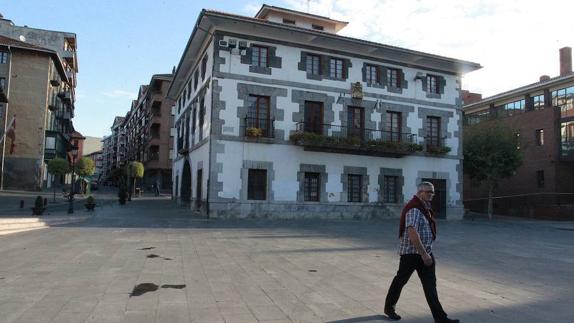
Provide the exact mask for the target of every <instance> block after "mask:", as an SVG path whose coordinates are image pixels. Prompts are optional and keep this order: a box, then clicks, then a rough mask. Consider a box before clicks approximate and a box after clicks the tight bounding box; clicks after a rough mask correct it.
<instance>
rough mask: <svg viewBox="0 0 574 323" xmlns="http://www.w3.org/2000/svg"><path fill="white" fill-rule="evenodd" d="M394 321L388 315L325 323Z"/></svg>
mask: <svg viewBox="0 0 574 323" xmlns="http://www.w3.org/2000/svg"><path fill="white" fill-rule="evenodd" d="M389 321H392V320H391V319H389V318H388V317H387V316H386V315H370V316H361V317H354V318H352V319H344V320H338V321H329V322H325V323H378V322H389Z"/></svg>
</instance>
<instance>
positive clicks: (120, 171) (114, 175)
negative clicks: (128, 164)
mask: <svg viewBox="0 0 574 323" xmlns="http://www.w3.org/2000/svg"><path fill="white" fill-rule="evenodd" d="M127 174H128V173H127V171H126V168H125V167H121V168H114V169H112V171H111V172H110V174H109V175H108V179H109V180H112V181H114V182H117V181H119V180H120V179H122V178H125V177H126V176H127Z"/></svg>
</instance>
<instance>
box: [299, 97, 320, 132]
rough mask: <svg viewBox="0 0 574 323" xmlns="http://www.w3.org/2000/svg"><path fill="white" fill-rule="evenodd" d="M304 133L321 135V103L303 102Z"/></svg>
mask: <svg viewBox="0 0 574 323" xmlns="http://www.w3.org/2000/svg"><path fill="white" fill-rule="evenodd" d="M304 131H305V132H313V133H316V134H320V135H321V134H323V103H322V102H312V101H305V121H304Z"/></svg>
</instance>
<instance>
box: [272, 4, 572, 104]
mask: <svg viewBox="0 0 574 323" xmlns="http://www.w3.org/2000/svg"><path fill="white" fill-rule="evenodd" d="M282 2H283V4H284V5H285V6H286V7H288V8H292V9H295V10H301V11H307V6H308V5H309V12H310V13H314V14H319V15H327V16H330V17H331V18H334V19H339V20H344V21H348V22H349V25H348V26H347V27H346V28H345V29H343V30H342V31H341V34H342V35H345V36H350V37H356V38H361V39H366V40H370V41H375V42H379V43H383V44H387V45H393V46H399V47H403V48H408V49H413V50H418V51H423V52H427V53H432V54H436V55H443V56H447V57H452V58H457V59H462V60H468V61H473V62H476V63H480V64H481V65H482V66H483V67H484V68H483V69H481V70H478V71H475V72H472V73H470V74H468V75H467V76H465V77H464V79H463V88H467V89H470V90H471V91H478V92H482V93H483V94H484V95H486V96H489V95H493V94H496V93H499V92H502V91H506V90H509V89H512V88H516V87H519V86H522V85H526V84H530V83H534V82H536V81H538V78H539V76H540V75H543V74H547V75H550V76H556V75H558V73H559V68H558V49H559V48H561V47H564V46H570V47H573V46H574V34H572V31H573V30H574V19H572V18H571V15H572V12H574V2H573V3H571V2H564V1H561V0H546V1H533V0H528V1H518V0H507V1H498V0H465V1H460V0H441V1H434V0H385V1H380V0H364V1H361V2H360V3H358V2H355V1H348V0H316V1H311V2H310V3H309V4H308V3H307V1H305V0H283V1H282Z"/></svg>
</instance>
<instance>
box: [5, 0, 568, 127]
mask: <svg viewBox="0 0 574 323" xmlns="http://www.w3.org/2000/svg"><path fill="white" fill-rule="evenodd" d="M263 3H266V4H269V5H275V6H281V7H285V8H289V9H294V10H301V11H309V12H310V13H314V14H319V15H324V16H330V17H331V18H333V19H339V20H344V21H348V22H349V25H348V26H347V27H346V28H345V29H343V30H342V31H341V32H340V34H342V35H344V36H350V37H355V38H361V39H366V40H370V41H374V42H379V43H383V44H387V45H393V46H398V47H403V48H407V49H412V50H417V51H423V52H427V53H432V54H436V55H443V56H447V57H451V58H457V59H462V60H467V61H472V62H476V63H479V64H481V65H482V66H483V68H482V69H480V70H478V71H474V72H472V73H469V74H467V75H466V76H464V78H463V89H467V90H470V91H472V92H478V93H482V94H483V97H488V96H491V95H494V94H497V93H500V92H504V91H507V90H511V89H513V88H516V87H519V86H523V85H527V84H531V83H534V82H537V81H538V79H539V77H540V76H541V75H549V76H551V77H553V76H557V75H558V74H559V64H558V62H559V61H558V50H559V48H561V47H565V46H569V47H574V19H573V18H572V13H574V1H572V2H570V1H564V0H545V1H537V0H534V1H532V0H523V1H518V0H505V1H501V0H361V1H357V0H310V1H306V0H277V1H274V0H269V1H264V2H262V1H252V0H245V1H231V0H218V1H204V0H121V1H118V0H97V1H93V0H74V1H67V2H66V3H65V4H62V3H59V2H55V1H46V0H0V13H2V15H4V18H6V19H10V20H12V21H13V22H14V23H15V24H16V25H19V26H22V25H27V26H29V27H34V28H41V29H49V30H59V31H67V32H74V33H76V35H77V44H78V49H77V50H78V62H79V73H78V86H77V89H76V96H77V99H76V113H75V118H74V127H75V128H76V130H78V131H80V132H81V133H82V134H83V135H84V136H95V137H102V136H105V135H108V134H109V133H110V126H111V125H112V122H113V120H114V117H115V116H123V115H125V114H126V112H127V111H128V110H129V109H130V106H131V100H133V99H135V98H136V96H137V92H138V89H139V86H140V85H142V84H148V83H149V81H150V79H151V76H152V75H153V74H162V73H170V72H171V71H172V69H173V67H174V66H175V65H177V64H178V62H179V59H180V57H181V54H182V52H183V49H184V47H185V45H186V43H187V40H188V38H189V36H190V34H191V31H192V30H193V26H194V24H195V22H196V19H197V17H198V15H199V12H200V11H201V9H202V8H206V9H215V10H219V11H225V12H230V13H235V14H241V15H247V16H253V15H254V14H255V13H256V12H257V11H258V10H259V8H260V7H261V5H262V4H263Z"/></svg>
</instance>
